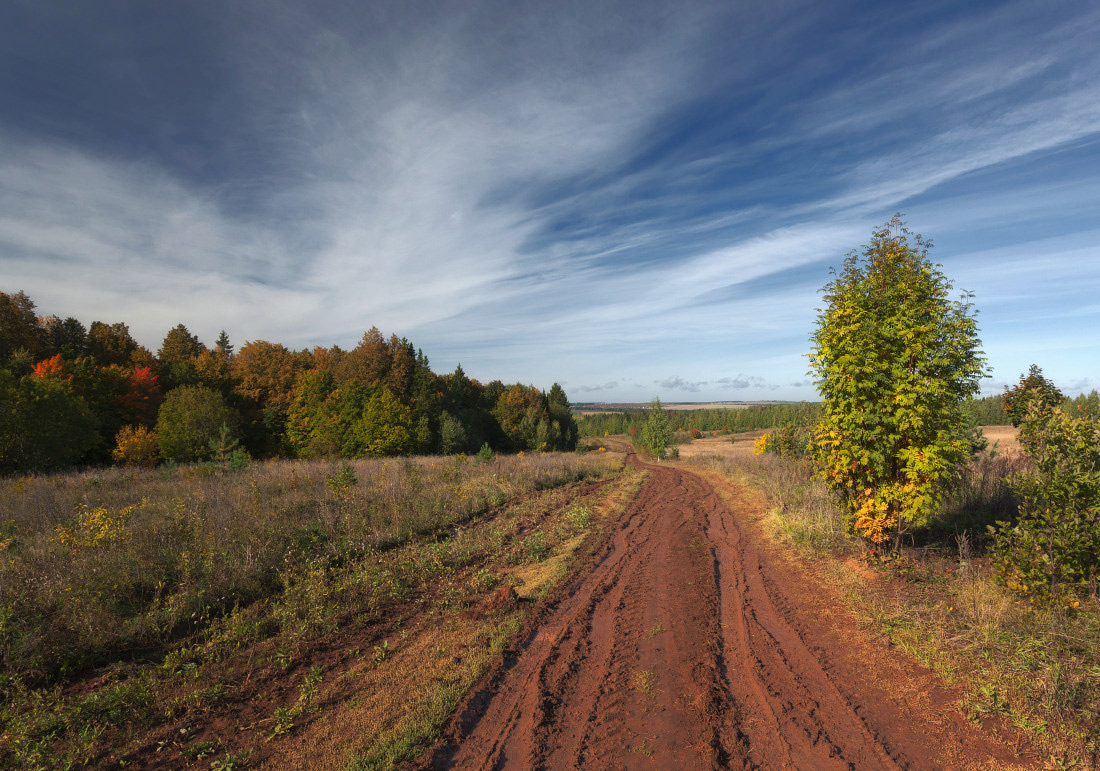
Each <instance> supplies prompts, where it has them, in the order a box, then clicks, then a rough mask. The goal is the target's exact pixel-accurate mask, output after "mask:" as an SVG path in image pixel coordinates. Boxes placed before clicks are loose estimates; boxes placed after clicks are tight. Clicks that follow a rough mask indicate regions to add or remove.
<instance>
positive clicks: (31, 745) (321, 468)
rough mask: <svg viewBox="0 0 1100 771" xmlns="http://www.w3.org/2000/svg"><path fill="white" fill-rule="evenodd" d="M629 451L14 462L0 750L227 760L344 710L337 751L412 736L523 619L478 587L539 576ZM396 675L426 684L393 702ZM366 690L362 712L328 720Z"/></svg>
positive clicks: (395, 744) (254, 756)
mask: <svg viewBox="0 0 1100 771" xmlns="http://www.w3.org/2000/svg"><path fill="white" fill-rule="evenodd" d="M620 468H621V456H613V455H610V454H604V453H596V454H589V455H574V454H567V455H560V454H546V455H537V456H527V457H498V458H497V459H495V460H494V461H492V462H490V463H476V462H475V461H474V460H473V459H469V458H466V457H457V458H418V459H395V460H378V461H354V462H351V463H347V464H338V463H330V462H279V463H266V464H254V465H253V466H251V467H249V468H247V469H245V470H243V471H239V472H231V471H228V470H225V469H220V468H217V467H212V466H191V467H181V468H179V469H173V470H161V471H159V472H158V471H137V472H135V471H124V470H120V469H109V470H101V471H86V472H81V473H76V474H65V475H54V476H44V477H34V478H29V477H28V478H22V479H13V480H7V481H4V482H2V483H0V527H2V528H3V529H2V530H0V543H2V544H3V552H2V553H0V765H2V766H4V767H13V768H55V767H66V766H71V765H82V764H90V765H97V766H98V765H115V764H121V763H125V762H132V763H138V764H143V765H155V766H157V767H168V768H171V767H184V766H189V765H194V764H200V765H204V766H207V767H209V766H210V765H211V763H216V764H217V765H216V767H219V768H234V767H242V766H243V765H244V764H245V763H246V762H248V763H256V762H259V761H261V760H263V759H264V758H275V757H282V756H286V757H291V756H292V755H293V754H294V752H295V751H305V750H302V749H301V748H299V750H295V749H294V748H295V747H297V746H298V745H297V744H296V741H297V739H298V738H300V737H303V736H305V735H307V734H309V735H310V736H313V733H314V732H317V731H322V728H323V727H324V726H333V725H344V726H345V727H347V726H353V725H358V726H359V728H358V733H357V734H355V735H356V736H359V737H360V738H359V739H357V740H356V741H349V740H348V736H346V735H345V736H344V737H343V738H342V739H341V740H339V741H335V740H334V741H333V742H332V743H331V746H332V747H342V748H343V749H340V750H337V749H333V750H332V754H331V758H330V760H329V761H326V763H328V764H330V765H331V764H336V765H341V764H343V763H346V762H353V761H354V762H355V763H357V764H359V765H360V766H361V767H386V766H387V764H388V762H389V761H388V760H387V758H388V759H391V760H392V759H393V758H397V757H402V758H406V759H407V758H409V757H411V756H412V755H414V754H415V752H416V751H417V748H418V747H420V746H421V745H422V743H423V742H424V741H426V740H427V739H428V738H430V736H431V735H432V734H433V732H434V731H435V730H437V729H438V727H439V725H440V724H441V721H442V720H443V719H444V718H445V717H446V714H448V709H449V708H448V705H452V706H453V704H454V703H455V700H456V699H457V698H459V697H460V696H461V695H462V694H463V693H464V692H465V689H466V688H468V687H469V685H470V683H472V682H473V681H475V680H476V679H477V678H478V677H479V676H480V673H481V672H482V671H483V670H484V668H485V666H487V665H488V662H489V660H491V659H492V658H493V657H494V656H495V655H497V653H498V652H499V651H500V650H501V648H502V646H505V645H508V644H511V641H512V639H513V637H514V635H515V634H516V633H517V631H518V629H519V628H520V627H521V626H522V622H523V618H524V617H525V614H526V613H527V612H529V603H528V604H520V605H517V604H516V602H514V601H507V602H503V603H501V604H500V605H499V607H497V608H496V609H493V608H488V609H486V603H487V602H488V601H489V600H490V599H491V598H492V596H493V593H494V592H498V591H503V590H505V589H506V588H508V587H511V591H517V592H519V593H520V595H522V596H524V597H528V598H535V599H537V598H538V597H539V596H541V594H542V593H544V592H546V591H550V590H551V589H552V587H553V586H555V585H556V582H558V581H560V580H561V579H562V578H563V577H564V576H565V575H566V574H567V573H568V570H569V566H570V564H571V563H570V555H571V554H572V553H573V552H574V551H576V550H578V549H582V548H585V546H584V544H585V543H586V542H588V541H591V540H592V539H595V538H596V537H597V536H598V535H599V534H600V533H601V529H600V528H601V523H602V522H603V521H604V519H603V515H604V512H605V507H607V506H613V505H614V504H613V499H614V496H613V495H612V493H613V492H614V489H617V488H614V486H613V487H611V488H608V487H607V486H606V484H604V481H603V480H618V479H622V478H621V477H620V476H619V475H620V473H621V472H620ZM616 484H618V482H616ZM609 496H610V498H609ZM608 501H612V503H608ZM506 596H507V595H506ZM401 672H407V675H402V674H400V673H401ZM406 676H407V677H408V678H413V679H412V680H410V681H409V682H404V681H403V680H402V678H405V677H406ZM395 678H397V679H396V680H395ZM416 678H420V679H416ZM399 681H400V682H399ZM352 682H354V683H355V687H354V688H353V689H351V690H348V689H349V688H350V686H349V683H352ZM364 684H366V686H364ZM398 685H400V688H399V690H398V691H396V692H398V693H406V694H417V697H416V698H415V699H413V700H412V701H411V702H409V703H403V704H402V705H401V708H400V709H392V703H391V704H390V708H387V707H386V704H387V702H386V698H389V699H391V701H392V698H393V694H394V693H395V691H394V689H395V688H397V687H398ZM364 687H366V689H367V690H366V691H364V690H363V688H364ZM351 692H354V693H356V694H359V695H360V696H362V694H363V693H375V692H377V693H375V695H374V696H371V697H370V699H368V701H370V700H371V699H374V700H375V701H371V703H372V704H376V706H374V707H370V708H367V707H363V704H362V701H361V699H360V700H359V701H353V700H351V699H350V697H349V698H348V699H347V700H346V701H348V703H347V704H345V699H344V698H343V697H342V696H341V694H344V695H347V694H349V693H351ZM387 694H388V696H387ZM356 705H358V706H356ZM353 706H354V707H355V708H356V709H359V710H360V711H359V712H358V713H356V714H360V715H365V716H366V717H364V718H363V719H367V720H368V721H369V722H370V724H371V725H372V726H374V729H373V732H367V734H366V735H364V732H363V728H362V724H361V723H360V724H356V723H355V721H351V722H344V723H340V722H339V721H338V720H337V715H338V714H339V715H343V714H344V709H345V707H346V708H349V709H350V708H351V707H353ZM360 707H362V709H360ZM322 713H324V715H325V720H323V721H321V720H318V719H317V718H318V715H320V714H322ZM383 718H384V719H383ZM341 719H343V718H341ZM348 720H350V718H348ZM347 730H349V731H351V730H352V728H347ZM322 739H323V737H322V736H321V734H317V735H316V736H314V738H313V739H312V740H311V742H313V743H316V742H321V741H322ZM318 746H319V745H318ZM349 749H350V754H349ZM319 757H320V756H318V758H319ZM310 759H311V763H312V762H313V757H312V756H310ZM318 762H320V761H319V760H318Z"/></svg>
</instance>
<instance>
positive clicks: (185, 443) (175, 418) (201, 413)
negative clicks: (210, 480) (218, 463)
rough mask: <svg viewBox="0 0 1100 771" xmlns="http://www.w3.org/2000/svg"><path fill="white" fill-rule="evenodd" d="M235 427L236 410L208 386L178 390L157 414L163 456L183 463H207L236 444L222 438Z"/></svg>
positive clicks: (171, 392) (158, 441) (170, 392)
mask: <svg viewBox="0 0 1100 771" xmlns="http://www.w3.org/2000/svg"><path fill="white" fill-rule="evenodd" d="M235 424H236V419H235V416H234V415H233V412H232V410H230V409H229V407H228V405H226V403H225V400H224V399H223V398H222V395H221V394H219V393H218V392H217V391H215V390H213V389H211V388H205V387H204V386H180V387H179V388H174V389H172V390H171V391H169V392H168V395H167V396H166V397H165V398H164V403H163V404H162V405H161V406H160V412H159V413H157V445H158V446H159V448H160V455H161V457H162V458H166V459H168V460H174V461H177V462H180V463H186V462H190V461H196V460H205V459H206V458H209V457H211V456H212V455H213V454H214V452H215V451H216V450H217V448H218V447H220V446H222V445H223V444H224V443H225V442H227V441H228V442H233V441H235V437H232V436H223V434H222V427H223V426H233V425H235ZM212 442H213V443H214V449H213V450H212V449H211V443H212Z"/></svg>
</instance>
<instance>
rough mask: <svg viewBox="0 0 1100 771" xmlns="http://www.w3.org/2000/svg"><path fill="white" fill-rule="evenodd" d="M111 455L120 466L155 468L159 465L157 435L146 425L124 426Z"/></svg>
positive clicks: (116, 438) (120, 430)
mask: <svg viewBox="0 0 1100 771" xmlns="http://www.w3.org/2000/svg"><path fill="white" fill-rule="evenodd" d="M111 457H112V458H114V459H115V463H117V464H118V465H120V466H142V467H144V468H153V467H154V466H156V465H157V435H156V434H155V433H153V432H152V431H150V430H149V429H148V428H146V427H145V426H123V427H122V428H121V429H119V432H118V435H117V436H116V437H115V449H114V450H112V451H111Z"/></svg>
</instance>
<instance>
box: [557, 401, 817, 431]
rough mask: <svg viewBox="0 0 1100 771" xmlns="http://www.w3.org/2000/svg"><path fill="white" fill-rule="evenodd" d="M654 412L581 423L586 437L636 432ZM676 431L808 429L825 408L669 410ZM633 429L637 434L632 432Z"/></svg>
mask: <svg viewBox="0 0 1100 771" xmlns="http://www.w3.org/2000/svg"><path fill="white" fill-rule="evenodd" d="M650 412H651V410H650V409H635V410H622V411H620V412H602V413H596V414H594V415H585V416H583V417H581V418H580V419H579V420H578V421H577V425H578V427H579V429H580V433H581V435H582V436H603V435H604V434H605V433H606V434H629V433H636V432H638V431H640V430H642V428H643V427H644V426H645V424H646V421H647V420H648V418H649V415H650ZM665 412H666V414H667V416H668V422H669V428H670V430H672V431H692V430H693V429H694V430H695V431H700V432H713V431H721V432H723V433H735V432H738V431H756V430H758V429H761V428H776V427H778V426H784V425H798V426H808V425H813V424H814V423H816V422H817V420H818V418H819V417H820V415H821V405H820V404H818V403H816V402H798V403H792V404H766V405H759V406H754V407H745V408H740V409H729V408H714V409H703V410H666V411H665ZM631 429H633V431H632V430H631Z"/></svg>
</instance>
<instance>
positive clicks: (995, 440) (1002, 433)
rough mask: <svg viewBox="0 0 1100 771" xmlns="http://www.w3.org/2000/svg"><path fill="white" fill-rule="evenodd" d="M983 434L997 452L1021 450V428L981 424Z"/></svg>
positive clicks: (991, 447)
mask: <svg viewBox="0 0 1100 771" xmlns="http://www.w3.org/2000/svg"><path fill="white" fill-rule="evenodd" d="M981 429H982V434H984V435H985V438H986V441H988V442H989V447H990V449H993V450H995V451H996V452H1020V450H1021V448H1020V440H1019V436H1020V429H1018V428H1015V427H1014V426H981Z"/></svg>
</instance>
